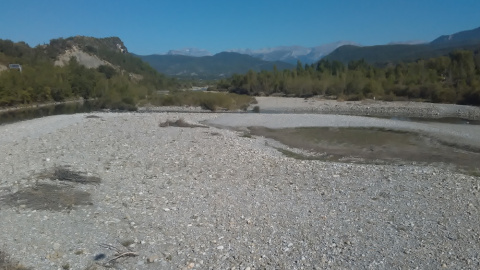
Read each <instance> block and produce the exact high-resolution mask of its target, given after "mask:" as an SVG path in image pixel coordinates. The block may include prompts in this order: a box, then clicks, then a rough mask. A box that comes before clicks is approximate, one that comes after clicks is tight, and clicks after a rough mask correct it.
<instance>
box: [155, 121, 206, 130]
mask: <svg viewBox="0 0 480 270" xmlns="http://www.w3.org/2000/svg"><path fill="white" fill-rule="evenodd" d="M159 126H160V127H189V128H197V127H199V128H208V127H207V126H202V125H196V124H190V123H187V122H185V121H184V120H183V119H178V120H167V121H165V122H162V123H160V125H159Z"/></svg>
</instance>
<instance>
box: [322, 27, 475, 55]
mask: <svg viewBox="0 0 480 270" xmlns="http://www.w3.org/2000/svg"><path fill="white" fill-rule="evenodd" d="M479 48H480V28H476V29H473V30H468V31H462V32H458V33H455V34H452V35H446V36H441V37H439V38H437V39H435V40H433V41H432V42H430V43H427V44H413V45H405V44H392V45H376V46H364V47H362V46H353V45H345V46H341V47H339V48H337V49H336V50H334V51H333V52H332V53H330V54H329V55H327V56H326V57H325V58H323V59H324V60H330V61H333V60H336V61H340V62H342V63H348V62H350V61H352V60H360V59H364V60H365V61H366V62H368V63H371V64H373V63H375V64H386V63H398V62H409V61H415V60H417V59H419V58H422V59H427V58H432V57H438V56H442V55H446V54H448V53H449V52H451V51H454V50H476V49H479Z"/></svg>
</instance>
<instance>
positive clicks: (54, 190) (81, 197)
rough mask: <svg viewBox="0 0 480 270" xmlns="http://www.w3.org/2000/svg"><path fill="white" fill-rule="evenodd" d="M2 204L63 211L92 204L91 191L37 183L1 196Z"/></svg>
mask: <svg viewBox="0 0 480 270" xmlns="http://www.w3.org/2000/svg"><path fill="white" fill-rule="evenodd" d="M0 202H1V203H2V204H5V205H8V206H11V207H19V208H28V209H31V210H49V211H63V210H69V209H73V208H75V207H76V206H79V205H92V204H93V203H92V199H91V196H90V193H88V192H85V191H79V190H75V189H74V188H73V187H71V186H68V185H51V184H37V185H35V186H32V187H27V188H24V189H21V190H19V191H17V192H15V193H12V194H8V195H4V196H2V197H0Z"/></svg>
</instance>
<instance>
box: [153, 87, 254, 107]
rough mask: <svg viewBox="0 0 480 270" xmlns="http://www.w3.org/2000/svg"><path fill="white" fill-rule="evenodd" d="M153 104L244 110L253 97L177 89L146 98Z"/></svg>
mask: <svg viewBox="0 0 480 270" xmlns="http://www.w3.org/2000/svg"><path fill="white" fill-rule="evenodd" d="M148 101H149V102H150V104H151V105H154V106H194V107H202V108H203V109H206V110H210V111H220V110H229V111H233V110H246V109H247V107H248V106H249V105H250V104H252V103H255V102H256V100H255V98H253V97H251V96H247V95H238V94H234V93H209V92H199V91H177V92H173V93H170V94H168V95H156V96H154V97H152V98H151V99H149V100H148Z"/></svg>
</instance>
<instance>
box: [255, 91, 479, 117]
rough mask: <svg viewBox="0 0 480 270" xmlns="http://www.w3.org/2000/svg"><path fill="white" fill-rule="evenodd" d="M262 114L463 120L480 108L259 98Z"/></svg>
mask: <svg viewBox="0 0 480 270" xmlns="http://www.w3.org/2000/svg"><path fill="white" fill-rule="evenodd" d="M256 99H257V101H258V106H259V107H260V111H262V112H280V113H329V114H347V115H372V116H411V117H427V118H440V117H460V118H465V119H471V120H479V119H480V107H474V106H464V105H455V104H435V103H421V102H412V101H405V102H401V101H396V102H386V101H375V100H362V101H344V102H338V101H335V100H324V99H319V98H309V99H304V98H282V97H257V98H256Z"/></svg>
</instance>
